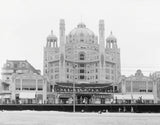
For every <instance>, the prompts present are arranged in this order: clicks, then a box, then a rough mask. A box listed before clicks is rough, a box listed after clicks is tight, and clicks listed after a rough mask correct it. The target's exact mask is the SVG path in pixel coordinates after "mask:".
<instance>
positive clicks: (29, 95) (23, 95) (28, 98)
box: [19, 92, 36, 104]
mask: <svg viewBox="0 0 160 125" xmlns="http://www.w3.org/2000/svg"><path fill="white" fill-rule="evenodd" d="M19 103H20V104H34V103H36V94H35V92H20V93H19Z"/></svg>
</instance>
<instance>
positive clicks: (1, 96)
mask: <svg viewBox="0 0 160 125" xmlns="http://www.w3.org/2000/svg"><path fill="white" fill-rule="evenodd" d="M0 98H3V99H7V98H11V95H9V94H7V95H0Z"/></svg>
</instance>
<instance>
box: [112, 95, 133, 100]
mask: <svg viewBox="0 0 160 125" xmlns="http://www.w3.org/2000/svg"><path fill="white" fill-rule="evenodd" d="M114 99H122V100H131V99H132V96H131V94H124V95H122V94H116V95H114Z"/></svg>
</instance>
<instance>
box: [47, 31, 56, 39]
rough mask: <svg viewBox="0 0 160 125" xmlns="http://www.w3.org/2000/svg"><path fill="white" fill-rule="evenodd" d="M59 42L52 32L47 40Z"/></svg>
mask: <svg viewBox="0 0 160 125" xmlns="http://www.w3.org/2000/svg"><path fill="white" fill-rule="evenodd" d="M51 39H52V40H57V37H56V36H55V35H54V34H53V30H51V34H50V35H48V37H47V40H51Z"/></svg>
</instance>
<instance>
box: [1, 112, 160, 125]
mask: <svg viewBox="0 0 160 125" xmlns="http://www.w3.org/2000/svg"><path fill="white" fill-rule="evenodd" d="M0 125H160V114H152V113H148V114H147V113H146V114H145V113H143V114H136V113H102V114H98V113H67V112H55V111H3V112H2V111H0Z"/></svg>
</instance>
